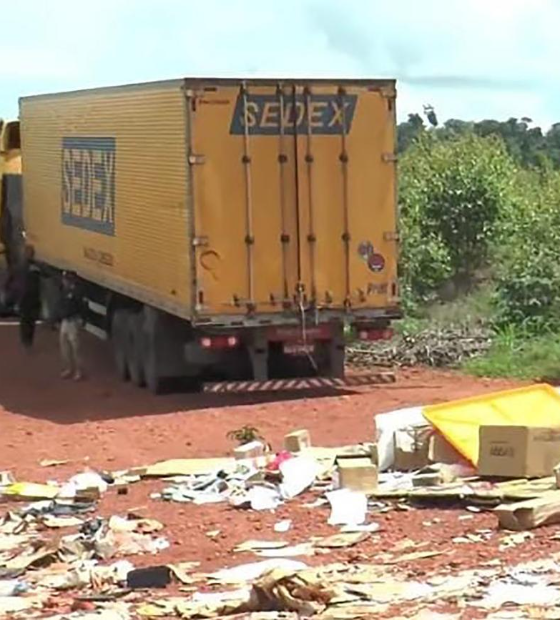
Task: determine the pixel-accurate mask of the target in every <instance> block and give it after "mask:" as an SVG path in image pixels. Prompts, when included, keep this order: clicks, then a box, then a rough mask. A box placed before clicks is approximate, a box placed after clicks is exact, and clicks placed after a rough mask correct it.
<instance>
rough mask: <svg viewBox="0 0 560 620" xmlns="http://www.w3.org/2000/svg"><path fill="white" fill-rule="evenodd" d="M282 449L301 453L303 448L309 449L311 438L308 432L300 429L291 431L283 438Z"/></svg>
mask: <svg viewBox="0 0 560 620" xmlns="http://www.w3.org/2000/svg"><path fill="white" fill-rule="evenodd" d="M284 447H285V448H286V450H287V451H288V452H301V451H302V450H304V449H305V448H310V447H311V437H310V435H309V431H308V430H306V429H302V430H300V431H293V432H292V433H288V434H287V435H286V436H285V437H284Z"/></svg>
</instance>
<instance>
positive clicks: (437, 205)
mask: <svg viewBox="0 0 560 620" xmlns="http://www.w3.org/2000/svg"><path fill="white" fill-rule="evenodd" d="M514 173H515V167H514V165H513V163H512V161H511V158H510V157H509V156H508V154H507V153H506V150H505V148H504V146H503V144H502V143H501V142H500V141H499V140H497V139H495V138H480V137H478V136H476V135H474V134H473V133H465V134H464V135H462V136H459V137H455V138H454V139H453V140H442V139H440V138H439V137H438V135H437V134H433V133H425V134H424V135H423V136H421V137H419V138H417V140H416V142H415V144H414V146H412V147H411V148H410V149H409V150H407V152H406V153H405V155H404V156H403V158H402V160H401V164H400V169H399V174H400V205H401V227H402V233H403V235H402V236H403V246H402V275H403V279H404V283H405V287H406V289H407V290H408V291H409V292H411V293H412V294H414V295H416V296H419V297H420V298H423V299H426V298H428V297H429V296H430V294H431V293H434V292H435V291H436V290H437V288H438V287H440V286H441V285H442V284H443V283H444V282H445V281H446V280H448V279H449V278H450V277H451V278H455V279H457V280H458V281H459V280H460V281H463V282H465V283H466V282H468V281H469V280H470V279H472V277H473V275H474V274H475V272H476V271H477V270H478V269H480V268H481V267H483V266H484V265H485V264H486V263H487V261H488V257H489V253H490V249H491V246H492V240H493V237H494V234H495V227H496V224H497V222H498V221H499V220H500V218H501V217H502V214H503V213H505V211H506V210H507V206H508V203H509V192H510V189H511V187H512V183H513V179H514Z"/></svg>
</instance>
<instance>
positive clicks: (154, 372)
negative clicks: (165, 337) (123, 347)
mask: <svg viewBox="0 0 560 620" xmlns="http://www.w3.org/2000/svg"><path fill="white" fill-rule="evenodd" d="M147 349H148V350H145V351H144V379H145V381H146V386H147V387H148V389H149V390H150V392H151V393H152V394H156V395H157V394H161V393H162V392H163V384H164V378H163V377H162V376H161V375H160V374H159V373H158V367H157V363H156V356H155V355H154V352H153V351H151V352H150V350H149V349H150V345H149V343H148V346H147Z"/></svg>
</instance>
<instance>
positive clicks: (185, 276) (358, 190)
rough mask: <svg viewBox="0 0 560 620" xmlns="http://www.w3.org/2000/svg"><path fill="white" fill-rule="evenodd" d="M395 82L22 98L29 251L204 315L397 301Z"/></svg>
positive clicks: (151, 87)
mask: <svg viewBox="0 0 560 620" xmlns="http://www.w3.org/2000/svg"><path fill="white" fill-rule="evenodd" d="M394 104H395V87H394V82H393V81H391V80H383V81H375V80H365V81H350V80H342V81H334V80H333V81H328V80H285V81H282V82H279V81H277V80H248V81H242V80H212V79H208V80H198V79H186V80H176V81H170V82H161V83H153V84H146V85H137V86H128V87H115V88H102V89H95V90H90V91H81V92H77V93H68V94H62V95H44V96H38V97H29V98H23V99H22V100H21V104H20V107H21V121H22V142H23V152H24V164H23V165H24V196H25V209H24V212H25V223H26V231H27V236H28V239H29V241H30V242H31V243H32V244H33V245H34V247H35V250H36V255H37V256H38V258H39V259H40V260H43V261H45V262H47V263H49V264H52V265H54V266H57V267H60V268H63V269H71V270H73V271H76V272H78V273H79V274H80V275H81V276H83V277H85V278H87V279H89V280H91V281H93V282H97V283H99V284H101V285H103V286H106V287H108V288H109V289H113V290H115V291H119V292H122V293H124V294H127V295H130V296H132V297H134V298H136V299H139V300H140V301H143V302H145V303H149V304H151V305H154V306H155V307H159V308H162V309H165V310H168V311H170V312H172V313H174V314H177V315H179V316H183V317H185V318H189V319H191V320H193V321H194V322H200V323H223V322H225V323H227V322H235V321H245V320H249V319H254V317H255V316H267V317H269V318H272V319H275V318H276V319H279V318H281V317H284V318H285V317H286V315H287V314H290V313H291V315H294V316H295V315H296V314H299V312H300V311H302V310H305V309H308V308H309V307H312V308H315V309H316V310H317V312H324V313H325V316H326V315H327V314H328V313H329V312H334V313H337V314H338V313H340V312H358V313H362V315H364V316H366V315H367V313H368V312H373V313H375V312H379V311H384V310H387V311H394V310H395V308H396V306H397V304H398V298H397V295H398V291H397V284H396V272H397V234H396V225H397V222H396V179H395V157H394V142H395V105H394Z"/></svg>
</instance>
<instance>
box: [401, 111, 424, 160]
mask: <svg viewBox="0 0 560 620" xmlns="http://www.w3.org/2000/svg"><path fill="white" fill-rule="evenodd" d="M424 131H426V126H425V125H424V121H423V119H422V117H421V116H420V114H409V115H408V120H407V121H405V122H404V123H400V124H399V125H398V127H397V152H398V153H404V151H406V149H407V148H408V147H409V146H410V145H411V144H412V143H413V142H414V141H415V140H416V138H417V137H418V136H420V135H421V134H422V133H423V132H424Z"/></svg>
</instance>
